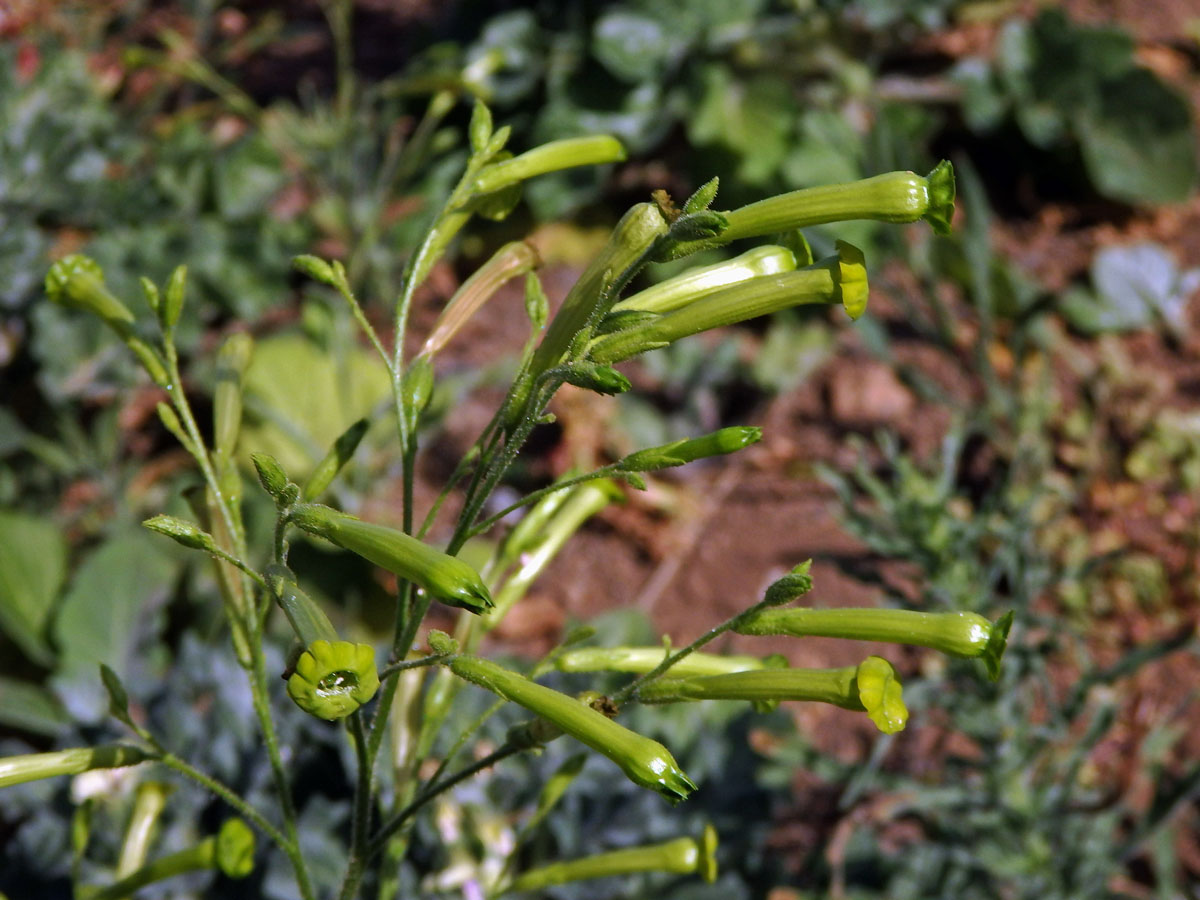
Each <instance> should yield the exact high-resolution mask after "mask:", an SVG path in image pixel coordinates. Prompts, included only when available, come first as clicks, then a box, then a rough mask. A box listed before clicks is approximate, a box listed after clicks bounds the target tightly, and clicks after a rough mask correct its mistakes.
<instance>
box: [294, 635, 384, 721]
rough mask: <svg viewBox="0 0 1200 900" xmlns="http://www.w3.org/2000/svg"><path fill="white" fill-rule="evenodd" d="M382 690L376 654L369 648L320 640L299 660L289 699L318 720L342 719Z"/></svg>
mask: <svg viewBox="0 0 1200 900" xmlns="http://www.w3.org/2000/svg"><path fill="white" fill-rule="evenodd" d="M377 690H379V672H378V670H377V669H376V668H375V650H374V648H373V647H372V646H371V645H370V644H354V643H351V642H350V641H332V642H331V641H326V640H317V641H313V642H312V643H311V644H309V645H308V648H307V649H306V650H305V651H304V652H303V653H301V654H300V658H299V659H297V660H296V666H295V671H294V672H292V675H291V677H289V678H288V680H287V692H288V696H289V697H291V698H292V700H293V701H295V703H296V705H297V706H299V707H300V708H301V709H302V710H304V711H305V712H306V713H310V714H312V715H314V716H316V717H317V718H319V719H327V720H329V721H333V720H334V719H342V718H345V717H346V716H348V715H350V713H352V712H354V711H355V710H356V709H358V708H359V707H360V706H362V705H363V704H364V703H366V702H367V701H368V700H370V699H371V698H372V697H374V696H375V692H376V691H377Z"/></svg>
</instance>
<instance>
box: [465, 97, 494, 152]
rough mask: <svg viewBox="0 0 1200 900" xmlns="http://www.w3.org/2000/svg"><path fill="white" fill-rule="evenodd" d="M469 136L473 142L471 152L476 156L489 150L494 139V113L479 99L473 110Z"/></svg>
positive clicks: (468, 130) (468, 129) (468, 131)
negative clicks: (489, 143)
mask: <svg viewBox="0 0 1200 900" xmlns="http://www.w3.org/2000/svg"><path fill="white" fill-rule="evenodd" d="M467 135H468V137H469V138H470V141H471V152H473V153H476V154H478V153H480V152H482V151H483V150H484V149H486V148H487V145H488V141H489V140H491V137H492V111H491V110H490V109H488V108H487V106H486V105H485V104H484V102H483V101H482V100H479V99H478V98H476V100H475V106H474V108H473V109H472V110H471V124H470V125H469V126H468V128H467Z"/></svg>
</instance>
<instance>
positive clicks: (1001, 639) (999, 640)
mask: <svg viewBox="0 0 1200 900" xmlns="http://www.w3.org/2000/svg"><path fill="white" fill-rule="evenodd" d="M1012 623H1013V611H1012V610H1009V611H1008V612H1006V613H1005V614H1004V615H1002V616H1001V617H1000V618H999V619H997V620H996V624H995V625H993V626H992V628H991V633H990V634H989V635H988V640H987V645H986V646H985V647H984V648H983V652H982V653H981V654H980V658H981V659H982V660H983V664H984V666H986V667H987V675H988V679H989V680H990V681H998V680H999V679H1000V664H1001V662H1002V660H1003V659H1004V651H1005V649H1006V648H1007V647H1008V633H1009V631H1011V630H1012Z"/></svg>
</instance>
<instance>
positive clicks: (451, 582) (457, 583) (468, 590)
mask: <svg viewBox="0 0 1200 900" xmlns="http://www.w3.org/2000/svg"><path fill="white" fill-rule="evenodd" d="M291 521H292V522H293V523H294V524H295V525H297V526H298V527H300V528H302V529H303V530H304V531H307V532H309V533H310V534H315V535H318V536H320V537H323V538H325V539H326V540H327V541H331V542H332V543H334V544H337V545H338V546H339V547H341V548H343V549H345V550H349V551H350V552H352V553H357V554H358V555H359V556H361V557H363V558H364V559H367V560H370V561H371V562H373V563H375V565H377V566H380V567H382V568H384V569H387V570H388V571H389V572H393V573H395V574H396V575H397V576H399V577H400V578H403V579H405V580H406V581H411V582H412V583H413V584H415V585H417V586H418V587H420V588H421V589H423V590H424V591H426V592H427V593H429V595H430V596H432V597H434V598H436V599H438V600H440V601H442V602H443V603H446V604H448V605H450V606H458V607H461V608H462V609H466V610H469V611H471V612H473V613H482V612H484V611H485V610H488V609H491V607H492V596H491V594H490V593H488V589H487V587H486V586H485V585H484V583H483V580H482V579H481V578H480V577H479V573H478V572H476V571H475V570H474V569H472V568H471V567H470V566H469V565H467V564H466V563H465V562H463V561H462V560H461V559H457V558H456V557H453V556H450V555H449V554H446V553H442V552H441V551H440V550H435V549H434V548H433V547H430V546H429V545H428V544H426V543H423V542H422V541H419V540H417V539H416V538H415V537H413V536H412V535H410V534H405V533H404V532H403V531H398V530H397V529H395V528H386V527H384V526H383V525H372V524H370V523H368V522H363V521H362V520H361V519H356V518H354V516H348V515H346V514H345V513H339V512H337V511H336V510H333V509H330V508H329V507H328V506H319V505H317V504H315V503H304V504H300V505H298V506H296V507H295V508H294V509H293V510H292V514H291Z"/></svg>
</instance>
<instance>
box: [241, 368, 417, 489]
mask: <svg viewBox="0 0 1200 900" xmlns="http://www.w3.org/2000/svg"><path fill="white" fill-rule="evenodd" d="M406 381H407V379H406ZM426 399H428V395H427V396H426ZM370 424H371V423H370V422H368V421H367V420H366V419H359V420H358V421H357V422H355V423H354V424H353V425H351V426H350V427H349V428H347V429H346V430H345V431H343V432H342V433H341V434H340V435H339V436H338V439H337V440H336V441H334V442H333V446H332V447H331V448H330V449H329V452H328V453H326V454H325V456H324V458H323V459H322V460H321V461H320V462H319V463H317V467H316V468H315V469H313V471H312V474H311V475H309V476H308V481H306V482H304V488H303V489H302V490H301V492H300V496H302V497H303V498H304V499H305V500H316V499H317V498H318V497H320V496H321V495H322V494H323V493H325V489H326V488H328V487H329V485H330V483H331V482H332V481H333V479H334V478H335V477H336V476H337V473H338V472H340V471H341V470H342V467H343V466H345V465H346V463H348V462H349V461H350V460H351V459H352V458H353V457H354V453H355V451H356V450H358V445H359V444H360V443H361V442H362V439H363V436H364V435H365V434H366V433H367V428H368V427H369V426H370ZM257 465H258V463H257V462H255V466H256V467H257Z"/></svg>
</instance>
